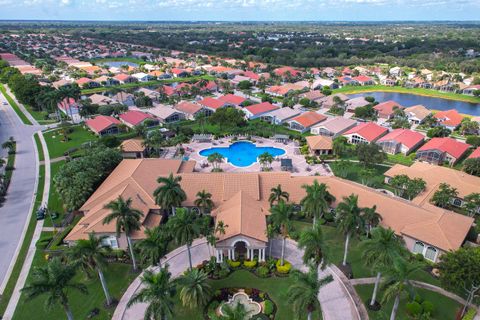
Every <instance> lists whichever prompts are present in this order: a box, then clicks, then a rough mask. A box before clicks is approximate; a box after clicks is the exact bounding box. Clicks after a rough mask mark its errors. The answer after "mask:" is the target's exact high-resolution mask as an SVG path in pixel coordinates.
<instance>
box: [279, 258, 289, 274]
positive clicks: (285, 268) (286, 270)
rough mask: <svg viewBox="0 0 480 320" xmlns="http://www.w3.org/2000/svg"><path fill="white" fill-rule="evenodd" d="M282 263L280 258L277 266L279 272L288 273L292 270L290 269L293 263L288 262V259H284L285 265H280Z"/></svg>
mask: <svg viewBox="0 0 480 320" xmlns="http://www.w3.org/2000/svg"><path fill="white" fill-rule="evenodd" d="M280 263H281V260H280V259H278V260H277V264H276V267H277V272H278V273H282V274H287V273H289V272H290V269H292V265H291V263H290V262H288V261H287V260H284V263H283V266H282V265H280Z"/></svg>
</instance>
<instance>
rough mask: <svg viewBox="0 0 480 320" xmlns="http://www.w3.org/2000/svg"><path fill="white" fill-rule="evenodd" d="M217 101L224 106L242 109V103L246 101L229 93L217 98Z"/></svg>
mask: <svg viewBox="0 0 480 320" xmlns="http://www.w3.org/2000/svg"><path fill="white" fill-rule="evenodd" d="M217 100H220V101H222V102H223V103H225V105H228V106H232V107H242V106H243V103H244V102H245V101H247V99H246V98H244V97H240V96H236V95H234V94H230V93H229V94H227V95H224V96H220V97H218V98H217Z"/></svg>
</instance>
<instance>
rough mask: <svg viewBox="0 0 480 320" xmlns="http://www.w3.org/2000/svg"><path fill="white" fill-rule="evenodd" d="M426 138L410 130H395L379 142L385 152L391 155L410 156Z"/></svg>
mask: <svg viewBox="0 0 480 320" xmlns="http://www.w3.org/2000/svg"><path fill="white" fill-rule="evenodd" d="M424 139H425V137H424V136H423V134H421V133H420V132H417V131H413V130H409V129H395V130H393V131H392V132H389V133H387V134H386V135H384V136H383V137H381V138H380V139H378V140H377V142H376V143H377V144H378V145H379V146H380V147H382V149H383V151H384V152H386V153H389V154H397V153H403V154H404V155H407V154H409V153H410V152H412V151H413V150H415V149H417V148H418V147H420V146H421V145H422V143H423V141H424Z"/></svg>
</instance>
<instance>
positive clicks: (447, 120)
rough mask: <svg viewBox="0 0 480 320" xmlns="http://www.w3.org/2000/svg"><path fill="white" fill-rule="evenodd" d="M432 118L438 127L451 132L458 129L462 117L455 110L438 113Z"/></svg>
mask: <svg viewBox="0 0 480 320" xmlns="http://www.w3.org/2000/svg"><path fill="white" fill-rule="evenodd" d="M433 116H434V117H435V119H437V121H438V124H439V125H441V126H443V127H445V128H447V129H449V130H452V131H453V130H455V129H456V128H457V127H459V126H460V124H461V123H462V120H463V116H462V115H461V114H460V113H458V111H457V110H456V109H451V110H446V111H439V112H437V113H435V114H434V115H433Z"/></svg>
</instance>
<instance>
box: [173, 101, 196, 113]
mask: <svg viewBox="0 0 480 320" xmlns="http://www.w3.org/2000/svg"><path fill="white" fill-rule="evenodd" d="M174 108H175V109H177V110H178V111H180V112H183V113H185V114H190V115H195V114H196V113H197V112H199V111H201V110H202V106H200V105H198V104H195V103H192V102H188V101H181V102H180V103H178V104H177V105H176V106H175V107H174Z"/></svg>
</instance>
